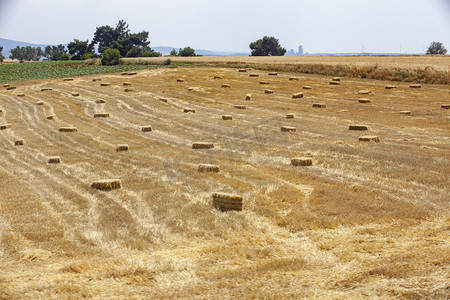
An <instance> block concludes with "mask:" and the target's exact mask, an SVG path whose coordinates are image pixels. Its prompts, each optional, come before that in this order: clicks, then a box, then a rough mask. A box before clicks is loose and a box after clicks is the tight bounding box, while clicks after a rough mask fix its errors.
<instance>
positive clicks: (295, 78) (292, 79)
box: [289, 77, 298, 81]
mask: <svg viewBox="0 0 450 300" xmlns="http://www.w3.org/2000/svg"><path fill="white" fill-rule="evenodd" d="M289 80H291V81H298V77H289Z"/></svg>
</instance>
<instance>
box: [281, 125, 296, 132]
mask: <svg viewBox="0 0 450 300" xmlns="http://www.w3.org/2000/svg"><path fill="white" fill-rule="evenodd" d="M281 131H284V132H296V131H297V128H295V127H291V126H281Z"/></svg>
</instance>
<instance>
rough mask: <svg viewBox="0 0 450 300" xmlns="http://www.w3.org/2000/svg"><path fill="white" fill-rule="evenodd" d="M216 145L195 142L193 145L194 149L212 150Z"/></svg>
mask: <svg viewBox="0 0 450 300" xmlns="http://www.w3.org/2000/svg"><path fill="white" fill-rule="evenodd" d="M212 148H214V144H213V143H210V142H195V143H193V144H192V149H212Z"/></svg>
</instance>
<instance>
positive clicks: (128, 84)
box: [123, 82, 131, 86]
mask: <svg viewBox="0 0 450 300" xmlns="http://www.w3.org/2000/svg"><path fill="white" fill-rule="evenodd" d="M123 85H124V86H130V85H131V82H124V83H123Z"/></svg>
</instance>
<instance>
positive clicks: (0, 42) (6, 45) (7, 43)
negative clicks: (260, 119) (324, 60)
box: [0, 38, 250, 58]
mask: <svg viewBox="0 0 450 300" xmlns="http://www.w3.org/2000/svg"><path fill="white" fill-rule="evenodd" d="M0 46H2V47H3V51H2V53H3V56H4V57H6V58H9V55H10V54H11V53H10V51H11V49H14V48H16V47H17V46H20V47H26V46H31V47H41V48H42V49H44V48H45V47H47V46H48V45H45V44H31V43H27V42H20V41H14V40H7V39H2V38H0ZM151 48H152V49H153V50H155V51H156V52H161V53H162V55H169V54H170V51H172V49H176V50H177V51H178V49H180V48H179V47H170V46H157V47H151ZM195 53H196V54H199V55H203V56H249V55H250V52H248V53H245V52H241V53H240V52H236V51H220V50H203V49H195Z"/></svg>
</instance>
